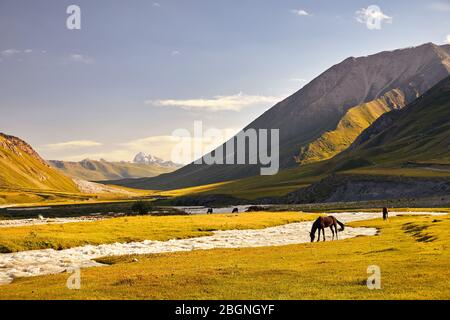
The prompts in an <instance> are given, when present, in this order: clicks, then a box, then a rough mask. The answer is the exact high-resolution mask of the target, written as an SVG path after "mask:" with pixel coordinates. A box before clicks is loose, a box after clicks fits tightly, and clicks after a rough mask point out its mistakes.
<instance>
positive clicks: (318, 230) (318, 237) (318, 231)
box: [317, 227, 320, 242]
mask: <svg viewBox="0 0 450 320" xmlns="http://www.w3.org/2000/svg"><path fill="white" fill-rule="evenodd" d="M317 234H318V236H317V242H319V241H320V227H319V228H318V229H317Z"/></svg>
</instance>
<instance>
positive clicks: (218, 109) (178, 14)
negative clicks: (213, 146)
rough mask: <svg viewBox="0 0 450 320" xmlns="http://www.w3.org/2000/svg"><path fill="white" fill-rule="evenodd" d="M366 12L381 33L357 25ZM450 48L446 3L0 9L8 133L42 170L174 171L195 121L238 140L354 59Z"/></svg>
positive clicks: (39, 4) (321, 1)
mask: <svg viewBox="0 0 450 320" xmlns="http://www.w3.org/2000/svg"><path fill="white" fill-rule="evenodd" d="M71 4H76V5H78V6H79V7H80V8H81V13H82V15H81V27H82V28H81V30H68V29H67V28H66V19H67V17H68V15H67V14H66V8H67V7H68V6H69V5H71ZM372 4H375V5H377V6H379V7H380V9H381V11H382V12H383V13H384V15H385V16H386V17H389V18H390V20H391V21H388V20H389V19H386V20H383V21H382V28H381V29H380V30H369V29H368V28H367V26H366V25H365V24H363V23H360V22H358V21H357V19H356V12H357V11H360V10H361V9H363V8H367V7H368V6H369V5H372ZM448 35H450V1H444V0H441V1H419V0H416V1H411V0H397V1H392V0H391V1H374V2H366V1H357V0H353V1H325V0H315V1H298V0H297V1H294V0H264V1H263V0H227V1H225V0H222V1H218V0H158V1H149V0H133V1H131V2H130V1H128V2H125V1H120V0H96V1H88V0H71V1H65V0H39V1H31V0H28V1H25V0H0V111H1V112H0V115H1V117H0V132H5V133H8V134H13V135H17V136H19V137H21V138H23V139H25V140H26V141H28V142H30V143H31V144H32V145H33V146H34V147H35V148H36V149H37V150H38V152H40V153H41V154H42V155H43V156H44V157H45V158H47V159H65V160H67V159H69V160H81V159H82V158H85V157H90V158H101V157H102V158H106V159H108V160H131V158H132V156H133V154H134V153H137V151H144V152H146V153H152V154H156V155H158V156H161V157H164V158H168V156H169V151H168V150H169V149H170V148H169V147H170V146H171V141H170V138H169V136H170V135H171V133H172V131H173V130H175V129H178V128H186V129H189V130H192V129H193V122H194V121H195V120H200V121H203V125H204V127H205V128H209V127H215V128H218V129H227V134H231V133H232V132H233V131H237V130H238V129H240V128H242V127H243V126H245V125H246V124H248V123H249V122H251V121H252V120H253V119H254V118H256V117H257V116H258V115H260V114H261V113H263V112H264V111H266V110H267V109H268V108H270V107H271V106H272V105H273V104H274V103H275V102H276V101H278V100H279V99H282V98H284V97H286V96H288V95H290V94H292V93H294V92H295V91H297V90H298V89H300V88H301V87H302V86H303V85H305V84H306V83H307V81H309V80H312V79H313V78H314V77H316V76H317V75H319V74H320V73H322V72H323V71H324V70H325V69H327V68H329V67H330V66H332V65H333V64H336V63H338V62H340V61H342V60H343V59H345V58H347V57H349V56H361V55H367V54H372V53H376V52H379V51H383V50H392V49H397V48H403V47H408V46H415V45H419V44H422V43H425V42H434V43H436V44H444V43H445V42H446V39H447V36H448Z"/></svg>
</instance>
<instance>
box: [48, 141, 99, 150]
mask: <svg viewBox="0 0 450 320" xmlns="http://www.w3.org/2000/svg"><path fill="white" fill-rule="evenodd" d="M101 145H102V144H101V143H99V142H96V141H91V140H75V141H67V142H60V143H53V144H47V145H45V146H44V148H47V149H51V150H65V149H75V148H92V147H98V146H101Z"/></svg>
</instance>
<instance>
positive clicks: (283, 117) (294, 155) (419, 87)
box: [117, 43, 450, 189]
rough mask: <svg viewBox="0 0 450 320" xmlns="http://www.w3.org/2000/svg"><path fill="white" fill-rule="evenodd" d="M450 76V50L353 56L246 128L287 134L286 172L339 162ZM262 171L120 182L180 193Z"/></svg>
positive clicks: (189, 172) (233, 168)
mask: <svg viewBox="0 0 450 320" xmlns="http://www.w3.org/2000/svg"><path fill="white" fill-rule="evenodd" d="M448 75H450V46H449V45H444V46H437V45H435V44H432V43H427V44H424V45H421V46H418V47H413V48H407V49H400V50H395V51H390V52H381V53H378V54H374V55H370V56H366V57H360V58H354V57H351V58H348V59H345V60H344V61H343V62H341V63H339V64H337V65H335V66H333V67H331V68H330V69H328V70H327V71H325V72H324V73H323V74H321V75H320V76H318V77H317V78H316V79H314V80H313V81H311V82H310V83H309V84H307V85H306V86H305V87H303V88H302V89H301V90H299V91H298V92H296V93H295V94H293V95H292V96H290V97H288V98H287V99H285V100H284V101H282V102H280V103H278V104H277V105H275V106H274V107H273V108H271V109H270V110H268V111H267V112H266V113H264V114H263V115H262V116H260V117H259V118H258V119H256V120H255V121H253V122H252V123H251V124H250V125H248V126H247V127H246V129H248V128H254V129H279V130H280V165H281V168H282V169H283V168H291V167H296V166H297V165H298V163H300V164H304V163H311V162H316V161H321V160H325V159H329V158H332V157H333V156H335V155H337V154H339V153H340V152H342V151H343V150H345V149H346V148H348V147H349V146H350V145H351V144H352V143H353V142H354V140H355V139H356V138H357V137H358V136H359V134H360V133H361V132H363V131H364V130H365V129H366V128H367V127H369V126H370V125H371V124H372V123H373V122H374V121H375V120H377V119H378V118H379V117H380V116H381V115H382V114H384V113H386V112H389V111H391V110H394V109H401V108H403V107H404V106H405V105H407V104H409V103H411V102H412V101H414V100H415V99H416V98H417V97H419V96H420V95H422V94H423V93H425V92H426V91H427V90H429V89H430V88H432V87H433V86H434V85H436V84H437V83H438V82H439V81H441V80H442V79H444V78H446V77H447V76H448ZM259 172H260V167H259V166H257V165H213V166H209V165H195V164H190V165H187V166H185V167H183V168H181V169H179V170H177V171H175V172H173V173H170V174H164V175H161V176H158V177H156V178H150V179H137V180H124V181H118V182H117V184H118V185H123V186H129V187H135V188H142V189H175V188H181V187H189V186H196V185H204V184H210V183H215V182H221V181H229V180H235V179H240V178H243V177H250V176H255V175H258V174H259Z"/></svg>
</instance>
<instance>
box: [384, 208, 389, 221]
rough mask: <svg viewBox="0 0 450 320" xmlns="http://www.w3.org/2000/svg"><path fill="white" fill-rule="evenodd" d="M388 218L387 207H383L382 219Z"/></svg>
mask: <svg viewBox="0 0 450 320" xmlns="http://www.w3.org/2000/svg"><path fill="white" fill-rule="evenodd" d="M388 218H389V211H388V209H387V208H383V220H384V221H386V220H387V219H388Z"/></svg>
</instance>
